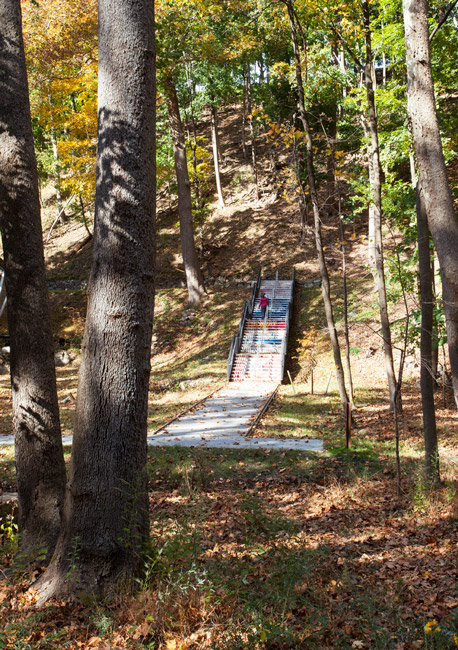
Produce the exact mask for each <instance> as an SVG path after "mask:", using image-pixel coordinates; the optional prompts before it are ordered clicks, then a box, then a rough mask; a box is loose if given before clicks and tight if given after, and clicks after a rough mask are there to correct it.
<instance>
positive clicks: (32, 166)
mask: <svg viewBox="0 0 458 650" xmlns="http://www.w3.org/2000/svg"><path fill="white" fill-rule="evenodd" d="M0 43H1V48H0V86H1V88H2V99H1V101H0V225H1V231H2V238H3V251H4V258H5V260H4V261H5V271H6V291H7V296H8V327H9V333H10V341H11V384H12V399H13V429H14V434H15V453H16V470H17V484H18V493H19V530H20V532H21V551H22V553H23V554H24V555H25V556H26V557H28V558H29V559H33V554H34V553H36V552H38V551H40V550H41V549H42V548H43V547H46V549H47V553H48V555H49V556H50V555H51V554H52V552H53V550H54V546H55V542H56V539H57V535H58V533H59V527H60V519H61V510H62V505H63V498H64V489H65V466H64V457H63V452H62V438H61V432H60V423H59V407H58V403H57V391H56V377H55V369H54V351H53V345H52V334H51V327H50V319H49V304H48V291H47V286H46V276H45V265H44V256H43V238H42V232H41V219H40V201H39V195H38V174H37V165H36V159H35V152H34V148H33V134H32V123H31V116H30V105H29V94H28V85H27V73H26V67H25V57H24V46H23V41H22V28H21V8H20V2H19V0H3V1H2V2H1V3H0Z"/></svg>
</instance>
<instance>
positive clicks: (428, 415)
mask: <svg viewBox="0 0 458 650" xmlns="http://www.w3.org/2000/svg"><path fill="white" fill-rule="evenodd" d="M417 241H418V265H419V270H420V295H421V339H420V357H421V367H420V385H421V405H422V409H423V437H424V441H425V466H426V477H427V479H428V481H430V482H431V483H438V482H439V480H440V475H439V450H438V447H437V429H436V410H435V405H434V383H435V378H434V375H433V369H432V366H433V355H432V332H433V307H434V295H433V273H432V269H431V259H430V253H429V231H428V221H427V218H426V210H425V203H424V199H423V193H422V190H421V186H420V184H418V185H417Z"/></svg>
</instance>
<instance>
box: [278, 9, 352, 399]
mask: <svg viewBox="0 0 458 650" xmlns="http://www.w3.org/2000/svg"><path fill="white" fill-rule="evenodd" d="M285 4H286V7H287V9H288V16H289V23H290V30H291V40H292V43H293V51H294V60H295V68H296V83H297V92H298V98H299V116H300V119H301V122H302V127H303V129H304V132H305V134H306V143H307V175H308V181H309V187H310V197H311V200H312V207H313V216H314V222H315V246H316V252H317V257H318V264H319V267H320V275H321V292H322V295H323V304H324V311H325V314H326V321H327V325H328V331H329V338H330V339H331V346H332V352H333V355H334V364H335V368H336V376H337V385H338V389H339V395H340V401H341V402H342V406H343V409H344V412H346V409H347V408H348V406H347V405H348V403H349V400H348V395H347V391H346V388H345V376H344V371H343V367H342V358H341V354H340V346H339V338H338V336H337V330H336V326H335V321H334V313H333V308H332V301H331V289H330V284H329V275H328V269H327V267H326V260H325V257H324V251H323V242H322V239H321V218H320V208H319V204H318V193H317V189H316V183H315V172H314V167H313V142H312V138H311V135H310V126H309V123H308V119H307V114H306V111H305V97H304V84H303V81H302V71H301V62H300V55H299V48H298V42H297V32H296V24H295V21H294V10H293V6H292V2H291V0H285Z"/></svg>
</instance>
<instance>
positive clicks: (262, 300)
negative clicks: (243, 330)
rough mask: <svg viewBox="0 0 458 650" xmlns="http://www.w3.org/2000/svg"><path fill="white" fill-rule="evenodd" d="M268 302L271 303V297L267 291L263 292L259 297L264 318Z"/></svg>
mask: <svg viewBox="0 0 458 650" xmlns="http://www.w3.org/2000/svg"><path fill="white" fill-rule="evenodd" d="M268 304H269V298H268V297H267V296H266V294H265V293H261V297H260V298H259V308H260V309H261V318H262V319H263V320H264V318H265V315H266V309H267V305H268Z"/></svg>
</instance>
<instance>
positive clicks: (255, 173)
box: [246, 63, 259, 201]
mask: <svg viewBox="0 0 458 650" xmlns="http://www.w3.org/2000/svg"><path fill="white" fill-rule="evenodd" d="M246 101H247V110H248V115H249V118H248V123H249V125H250V136H251V166H252V168H253V178H254V186H255V190H256V201H259V183H258V166H257V161H256V136H255V132H254V123H253V115H252V112H253V104H252V102H251V74H250V64H249V63H248V64H247V67H246Z"/></svg>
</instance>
